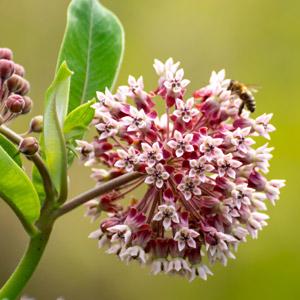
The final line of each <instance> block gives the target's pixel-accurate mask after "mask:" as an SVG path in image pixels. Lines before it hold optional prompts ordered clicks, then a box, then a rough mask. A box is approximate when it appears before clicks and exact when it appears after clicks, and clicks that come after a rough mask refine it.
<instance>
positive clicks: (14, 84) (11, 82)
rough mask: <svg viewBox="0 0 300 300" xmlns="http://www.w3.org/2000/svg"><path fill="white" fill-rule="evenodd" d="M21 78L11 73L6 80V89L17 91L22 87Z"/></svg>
mask: <svg viewBox="0 0 300 300" xmlns="http://www.w3.org/2000/svg"><path fill="white" fill-rule="evenodd" d="M23 80H24V79H23V78H22V77H21V76H19V75H16V74H14V75H12V76H11V77H10V78H9V79H8V80H7V82H6V84H7V88H8V90H9V91H10V92H11V93H18V92H19V91H20V90H21V89H22V88H23V84H24V83H23Z"/></svg>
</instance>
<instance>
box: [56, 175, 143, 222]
mask: <svg viewBox="0 0 300 300" xmlns="http://www.w3.org/2000/svg"><path fill="white" fill-rule="evenodd" d="M141 176H143V174H141V173H138V172H132V173H128V174H124V175H121V176H119V177H117V178H114V179H112V180H110V181H108V182H106V183H103V184H101V185H100V186H97V187H95V188H93V189H91V190H89V191H87V192H85V193H83V194H80V195H78V196H77V197H75V198H73V199H72V200H70V201H69V202H67V203H66V204H64V205H63V206H61V207H60V208H59V209H58V210H56V212H55V213H54V217H55V218H58V217H60V216H62V215H64V214H66V213H67V212H69V211H71V210H73V209H74V208H76V207H78V206H80V205H82V204H83V203H85V202H87V201H89V200H91V199H93V198H95V197H98V196H101V195H103V194H105V193H107V192H109V191H111V190H113V189H115V188H117V187H119V186H121V185H123V184H125V183H128V182H130V181H132V180H134V179H137V178H139V177H141Z"/></svg>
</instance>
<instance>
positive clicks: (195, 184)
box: [177, 176, 202, 200]
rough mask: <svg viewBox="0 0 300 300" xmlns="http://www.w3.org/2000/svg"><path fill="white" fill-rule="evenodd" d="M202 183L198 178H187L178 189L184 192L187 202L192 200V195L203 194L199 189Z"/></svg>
mask: <svg viewBox="0 0 300 300" xmlns="http://www.w3.org/2000/svg"><path fill="white" fill-rule="evenodd" d="M200 182H201V181H200V179H199V178H198V177H195V178H191V177H187V176H186V177H184V179H183V180H182V182H181V183H180V184H179V185H178V187H177V188H178V190H180V191H181V192H182V194H183V195H184V198H185V200H190V199H191V198H192V195H195V196H200V195H201V194H202V192H201V188H200V187H199V184H200Z"/></svg>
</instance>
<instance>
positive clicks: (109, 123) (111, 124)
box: [96, 115, 119, 140]
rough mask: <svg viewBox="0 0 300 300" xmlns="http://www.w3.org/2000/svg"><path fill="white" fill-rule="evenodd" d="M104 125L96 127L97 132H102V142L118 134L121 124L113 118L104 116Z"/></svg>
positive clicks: (100, 124)
mask: <svg viewBox="0 0 300 300" xmlns="http://www.w3.org/2000/svg"><path fill="white" fill-rule="evenodd" d="M102 120H103V123H99V124H97V125H96V128H97V130H98V131H99V132H100V137H99V139H100V140H103V139H107V138H108V137H110V136H114V135H115V134H116V133H117V132H118V127H119V123H118V122H117V121H115V120H114V119H112V118H109V117H107V116H105V115H103V116H102Z"/></svg>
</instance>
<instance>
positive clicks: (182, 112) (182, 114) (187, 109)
mask: <svg viewBox="0 0 300 300" xmlns="http://www.w3.org/2000/svg"><path fill="white" fill-rule="evenodd" d="M193 106H194V98H190V99H188V100H187V101H186V102H183V101H182V100H181V99H179V98H177V99H176V108H177V109H176V110H175V111H174V113H173V114H174V115H175V116H176V117H177V118H181V119H182V120H183V121H184V122H186V123H188V122H190V121H191V119H192V118H193V117H195V116H196V115H198V114H199V110H197V109H195V108H193Z"/></svg>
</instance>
